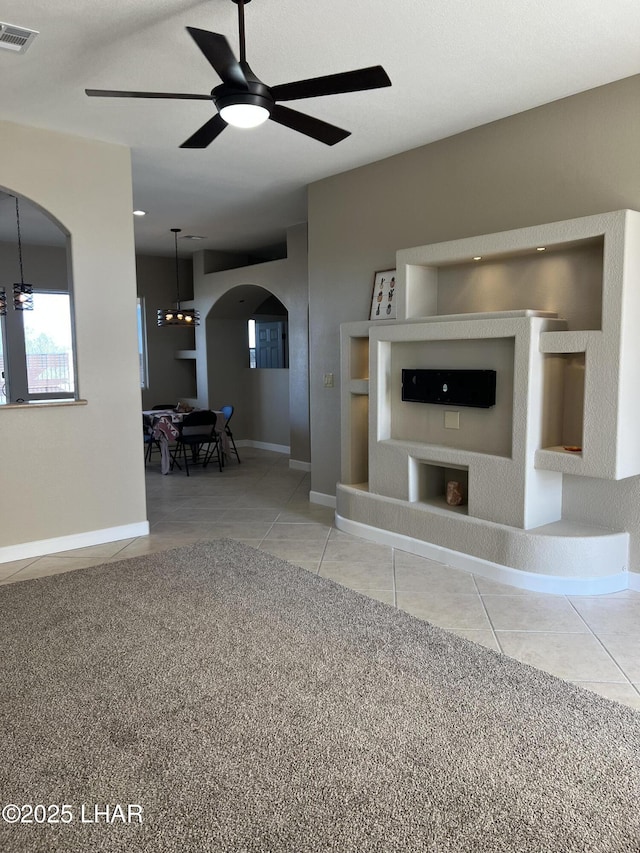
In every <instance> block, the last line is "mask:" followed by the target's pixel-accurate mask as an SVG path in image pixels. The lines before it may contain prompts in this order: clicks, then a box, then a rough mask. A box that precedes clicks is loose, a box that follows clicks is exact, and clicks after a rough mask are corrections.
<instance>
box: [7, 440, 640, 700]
mask: <svg viewBox="0 0 640 853" xmlns="http://www.w3.org/2000/svg"><path fill="white" fill-rule="evenodd" d="M241 458H242V464H241V465H238V464H237V463H236V462H235V461H234V460H232V461H230V462H229V464H228V465H227V467H226V468H225V470H224V472H223V473H222V474H220V472H219V471H217V469H216V468H215V467H210V468H208V469H207V470H206V471H201V470H199V469H195V470H194V471H193V472H192V476H191V477H189V478H187V477H186V476H185V475H184V474H183V473H181V472H176V473H174V474H172V475H170V476H166V477H163V476H162V475H161V474H160V470H159V465H158V464H157V463H156V462H155V461H154V462H153V463H151V464H150V465H149V466H148V469H147V496H148V516H149V522H150V524H151V534H150V536H148V537H140V538H137V539H129V540H124V541H121V542H113V543H109V544H107V545H97V546H94V547H90V548H81V549H78V550H74V551H68V552H65V553H59V554H52V555H49V556H44V557H39V558H37V559H32V560H19V561H16V562H13V563H5V564H0V584H7V583H15V582H17V581H21V580H26V579H29V578H35V577H41V576H44V575H50V574H56V573H58V572H66V571H70V570H73V569H82V568H87V567H89V566H93V565H98V564H100V563H104V562H110V561H112V560H120V559H122V558H125V557H134V556H137V555H138V554H146V553H151V552H154V551H161V550H164V549H166V548H172V547H175V546H176V545H181V544H187V543H192V542H198V541H204V540H207V539H212V538H218V537H230V538H233V539H238V540H240V541H242V542H246V543H247V544H249V545H253V546H254V547H256V548H259V549H262V550H264V551H268V552H269V553H271V554H275V555H277V556H279V557H283V558H284V559H286V560H289V561H290V562H292V563H296V564H297V565H299V566H301V567H303V568H304V569H307V570H308V571H311V572H315V573H318V574H320V575H322V576H323V577H327V578H330V579H331V580H334V581H336V582H338V583H341V584H344V585H345V586H348V587H351V588H352V589H355V590H358V591H360V592H362V593H363V594H365V595H369V596H372V597H374V598H377V599H379V600H380V601H383V602H385V603H387V604H390V605H392V606H395V607H399V608H401V609H403V610H406V611H408V612H409V613H411V614H413V615H415V616H417V617H418V618H420V619H427V620H429V621H430V622H433V623H434V624H436V625H440V626H441V627H443V628H447V629H448V630H451V631H453V632H455V633H456V634H460V635H461V636H463V637H467V638H468V639H470V640H473V641H474V642H477V643H481V644H483V645H485V646H488V647H489V648H492V649H495V650H498V651H501V652H503V653H504V654H507V655H510V656H511V657H514V658H517V659H518V660H521V661H524V662H526V663H528V664H531V665H532V666H535V667H538V668H540V669H543V670H547V671H548V672H551V673H553V674H554V675H558V676H560V677H561V678H564V679H566V680H568V681H573V682H576V683H578V684H580V685H581V686H583V687H585V688H587V689H589V690H593V691H595V692H597V693H601V694H602V695H604V696H607V697H609V698H611V699H615V700H617V701H619V702H622V703H624V704H626V705H630V706H631V707H634V708H637V709H640V593H638V592H633V591H629V590H628V591H625V592H619V593H614V594H612V595H604V596H594V597H583V596H555V595H543V594H540V593H532V592H526V591H522V590H517V589H514V588H512V587H509V586H505V585H503V584H499V583H496V582H494V581H490V580H486V579H484V578H481V577H478V576H476V575H473V574H469V573H467V572H463V571H459V570H456V569H452V568H450V567H448V566H445V565H443V564H441V563H436V562H433V561H431V560H427V559H423V558H421V557H415V556H413V555H411V554H407V553H405V552H403V551H399V550H397V549H394V548H389V547H386V546H383V545H375V544H372V543H371V542H366V541H364V540H362V539H358V538H356V537H354V536H351V535H349V534H346V533H342V532H341V531H339V530H337V529H336V528H335V527H334V526H333V510H331V509H327V508H325V507H321V506H318V505H316V504H310V503H309V500H308V492H309V475H308V474H305V473H304V472H301V471H292V470H290V469H289V465H288V458H287V457H283V456H282V455H280V454H276V453H271V452H269V451H263V450H255V449H252V448H243V449H241Z"/></svg>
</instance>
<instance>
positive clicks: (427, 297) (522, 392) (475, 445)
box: [337, 211, 640, 592]
mask: <svg viewBox="0 0 640 853" xmlns="http://www.w3.org/2000/svg"><path fill="white" fill-rule="evenodd" d="M396 260H397V263H396V266H397V272H396V281H397V284H396V294H397V299H398V318H397V320H395V321H382V322H380V321H363V322H359V323H348V324H344V325H343V326H342V329H341V334H342V337H341V347H342V482H341V483H340V484H339V486H338V492H337V520H338V524H339V526H342V527H343V529H351V530H353V531H354V532H358V533H359V535H371V536H372V537H373V538H375V537H376V536H380V535H384V536H386V537H387V538H388V537H389V536H396V537H401V539H402V541H403V542H404V544H405V545H406V546H407V547H408V550H416V551H417V552H421V553H424V552H425V549H426V551H428V552H429V553H431V554H432V553H434V549H436V550H438V549H440V550H442V549H444V550H445V551H446V553H447V557H448V559H447V562H450V563H451V564H456V559H457V564H458V565H462V564H464V566H466V567H469V561H471V562H473V563H474V566H475V563H477V564H478V566H480V568H483V569H484V570H486V571H487V572H488V573H489V574H493V576H496V572H498V573H502V574H501V578H502V579H503V580H508V581H510V582H513V583H516V584H517V585H521V586H529V587H530V588H535V589H540V588H545V589H547V588H549V589H551V591H554V590H555V586H557V583H559V580H558V579H560V578H562V579H564V580H563V584H564V586H563V588H562V589H558V590H557V591H567V589H571V590H573V591H578V592H579V591H587V590H591V591H594V590H595V591H605V590H607V589H613V588H623V587H624V586H626V583H625V582H624V577H625V572H626V569H627V558H628V555H627V548H628V534H627V533H626V532H625V531H624V530H620V531H608V530H601V529H599V528H588V529H587V528H585V526H584V525H577V524H573V523H571V522H569V521H567V520H565V519H563V517H562V493H563V477H564V475H575V476H584V477H596V478H600V479H607V480H619V479H623V478H625V477H630V476H634V475H638V474H640V442H638V440H637V438H636V436H635V432H636V430H637V423H638V419H639V418H640V406H639V404H638V402H637V388H638V387H640V337H639V336H638V334H637V331H636V328H635V326H636V324H637V318H638V317H639V316H640V287H639V286H638V281H640V214H638V213H636V212H634V211H616V212H614V213H610V214H602V215H596V216H591V217H585V218H582V219H575V220H569V221H565V222H557V223H551V224H547V225H542V226H537V227H533V228H524V229H517V230H515V231H507V232H501V233H499V234H490V235H484V236H481V237H473V238H467V239H462V240H455V241H451V242H448V243H439V244H434V245H430V246H421V247H417V248H414V249H404V250H401V251H399V252H398V253H397V259H396ZM403 368H435V369H468V368H474V369H492V370H496V374H497V385H496V404H495V406H493V407H491V408H489V409H474V408H464V409H457V408H456V407H455V406H442V405H437V404H422V403H412V402H406V401H403V400H402V395H401V379H400V377H401V372H402V369H403ZM452 410H455V412H454V416H453V418H449V419H445V417H444V415H445V412H447V411H452ZM451 423H454V424H457V425H458V427H457V428H455V429H452V428H451ZM449 479H457V480H458V481H462V482H463V484H464V493H465V501H464V503H463V504H462V505H461V506H458V507H450V506H449V505H448V504H447V503H446V501H445V497H444V495H445V491H446V483H447V481H448V480H449ZM356 528H357V530H356ZM405 539H406V540H407V541H406V542H405ZM587 540H588V543H589V544H588V545H587ZM596 542H597V543H598V545H597V546H596V545H594V543H596ZM568 545H570V546H571V547H570V548H568V547H567V546H568ZM409 546H411V547H409ZM429 549H431V550H429ZM605 554H606V558H604V557H603V555H605ZM456 555H457V557H456ZM473 570H474V571H478V567H477V566H476V567H475V568H474V569H473ZM505 572H506V575H507V576H505ZM510 573H511V574H510ZM513 573H515V574H513ZM541 576H542V577H544V578H546V579H547V580H546V581H545V582H544V583H542V582H541V581H540V577H541ZM523 579H525V580H523ZM554 579H555V580H554ZM525 581H526V582H525ZM541 583H542V586H541ZM554 584H555V586H554ZM561 586H562V584H561Z"/></svg>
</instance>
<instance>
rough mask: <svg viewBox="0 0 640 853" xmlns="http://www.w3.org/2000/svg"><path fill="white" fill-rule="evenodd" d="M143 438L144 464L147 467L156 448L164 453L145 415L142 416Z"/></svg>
mask: <svg viewBox="0 0 640 853" xmlns="http://www.w3.org/2000/svg"><path fill="white" fill-rule="evenodd" d="M142 438H143V441H144V466H145V468H146V467H147V462H150V461H151V454H152V453H153V450H154V448H155V449H156V450H157V451H158V453H162V448H161V447H160V442H159V441H158V439H157V438H155V437H154V435H153V427H152V426H151V424H150V423H149V421H148V420H147V419H146V418H145V416H144V415H143V416H142Z"/></svg>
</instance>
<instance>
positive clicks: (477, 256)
mask: <svg viewBox="0 0 640 853" xmlns="http://www.w3.org/2000/svg"><path fill="white" fill-rule="evenodd" d="M473 260H474V261H481V260H482V255H476V256H475V257H474V259H473Z"/></svg>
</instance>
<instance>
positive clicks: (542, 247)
mask: <svg viewBox="0 0 640 853" xmlns="http://www.w3.org/2000/svg"><path fill="white" fill-rule="evenodd" d="M546 251H547V247H546V246H538V248H537V249H536V252H546Z"/></svg>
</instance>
